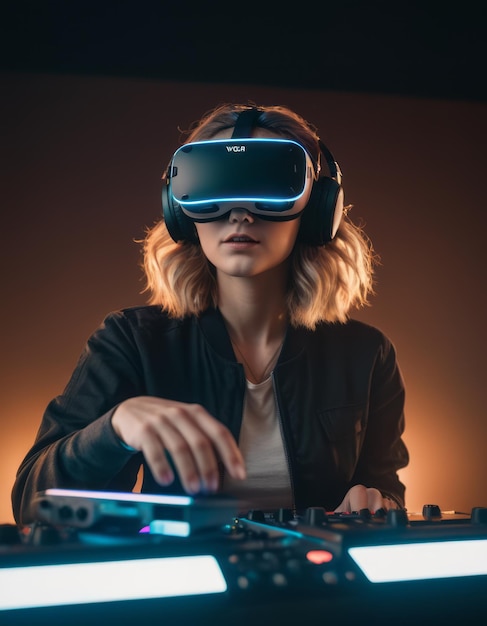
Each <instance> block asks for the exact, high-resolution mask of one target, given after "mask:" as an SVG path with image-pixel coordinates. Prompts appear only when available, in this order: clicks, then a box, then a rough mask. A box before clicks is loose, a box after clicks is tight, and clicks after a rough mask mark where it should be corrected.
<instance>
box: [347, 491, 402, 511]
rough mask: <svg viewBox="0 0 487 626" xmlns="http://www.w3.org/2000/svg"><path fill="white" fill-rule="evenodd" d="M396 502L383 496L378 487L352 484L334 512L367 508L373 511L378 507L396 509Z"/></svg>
mask: <svg viewBox="0 0 487 626" xmlns="http://www.w3.org/2000/svg"><path fill="white" fill-rule="evenodd" d="M397 508H398V507H397V504H396V503H395V502H394V501H393V500H391V499H390V498H384V497H383V495H382V494H381V492H380V491H379V490H378V489H374V488H373V487H364V486H363V485H354V486H353V487H352V488H351V489H349V490H348V491H347V493H346V494H345V497H344V498H343V500H342V502H341V503H340V505H339V506H338V507H337V508H336V509H335V512H336V513H351V512H352V511H360V510H362V509H369V511H371V512H375V511H377V510H379V509H384V510H386V511H387V510H389V509H397Z"/></svg>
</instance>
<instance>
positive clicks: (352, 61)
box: [0, 1, 487, 521]
mask: <svg viewBox="0 0 487 626" xmlns="http://www.w3.org/2000/svg"><path fill="white" fill-rule="evenodd" d="M477 4H478V3H475V5H477ZM484 14H485V9H484V8H483V7H482V6H474V3H470V2H464V3H462V4H461V5H456V6H445V5H444V4H442V3H441V4H440V3H436V2H429V3H428V2H422V3H419V2H408V3H388V2H367V3H366V2H339V3H333V4H332V3H329V2H321V3H319V4H318V3H316V5H314V4H313V3H306V4H300V5H298V4H295V5H294V6H292V7H290V8H288V7H284V6H283V5H282V4H277V3H276V4H274V5H273V4H270V3H268V4H264V3H261V4H248V3H247V4H231V3H228V2H227V3H219V2H213V3H212V2H207V3H205V4H203V3H197V4H196V3H186V2H179V3H166V2H97V3H94V2H83V3H81V2H29V3H27V2H21V1H19V2H16V3H13V2H12V3H10V4H7V5H6V6H5V5H3V6H2V9H1V14H0V17H1V28H2V32H1V33H0V35H1V36H0V45H1V49H0V52H1V54H0V59H1V64H0V71H1V79H2V80H1V83H2V93H3V97H2V111H1V123H2V137H3V139H2V142H1V148H2V149H1V159H2V160H1V168H2V214H1V215H2V216H1V233H2V264H1V267H2V305H3V306H2V307H1V327H2V350H1V351H0V368H1V371H0V381H1V389H0V402H1V404H0V416H1V420H2V437H1V438H0V446H1V454H0V489H1V493H0V521H9V520H10V515H11V514H10V504H9V492H10V488H11V484H12V482H13V479H14V475H15V470H16V468H17V466H18V464H19V463H20V461H21V459H22V457H23V455H24V453H25V452H26V450H27V448H28V447H29V446H30V444H31V442H32V440H33V438H34V435H35V432H36V429H37V426H38V424H39V421H40V418H41V415H42V411H43V409H44V407H45V405H46V404H47V402H48V401H49V400H50V399H51V398H52V397H53V396H54V395H56V394H57V393H59V392H60V391H61V390H62V387H63V386H64V384H65V383H66V381H67V378H68V376H69V374H70V373H71V371H72V369H73V367H74V365H75V363H76V360H77V358H78V355H79V352H80V351H81V349H82V347H83V344H84V341H85V340H86V338H87V337H88V335H89V334H90V333H91V332H92V330H93V329H94V328H95V327H96V326H97V325H98V324H99V323H100V322H101V320H102V318H103V316H104V315H105V314H106V313H108V312H109V311H110V310H113V309H116V308H119V307H123V306H130V305H133V304H140V303H143V302H144V301H145V296H144V295H143V294H141V290H142V287H143V282H142V274H141V271H140V268H139V266H138V264H139V261H140V250H139V246H138V245H137V244H136V243H135V242H134V240H137V239H140V238H141V237H142V236H143V233H144V229H145V227H147V226H149V225H151V224H152V223H153V222H154V221H155V220H157V219H158V217H159V215H160V175H161V173H162V171H163V169H164V167H165V165H166V164H167V161H168V159H169V157H170V156H171V154H172V153H173V152H174V150H175V149H176V148H177V147H178V145H179V141H180V132H179V128H183V129H184V128H187V127H188V126H189V124H190V123H191V122H193V121H194V120H195V119H197V118H199V117H200V116H201V115H202V114H203V113H204V112H206V111H207V110H208V109H210V108H212V107H213V106H215V105H217V104H220V103H222V102H225V101H239V102H240V101H243V102H247V101H255V102H256V103H257V104H284V105H288V106H290V107H291V108H293V109H295V110H296V111H297V112H298V113H300V114H302V115H303V116H304V117H305V118H306V119H308V120H309V121H310V122H312V123H314V124H315V125H316V126H317V127H318V130H319V132H320V134H321V136H322V138H323V139H324V140H325V142H326V143H327V144H328V145H329V147H330V148H331V149H332V151H333V153H334V154H335V156H336V158H337V159H338V161H339V162H340V165H341V167H342V170H343V171H344V186H345V194H346V199H347V201H349V202H351V203H353V204H354V208H353V210H352V214H351V216H352V217H353V218H354V219H356V220H357V221H363V222H365V225H366V229H367V232H368V233H369V234H370V236H371V237H372V240H373V241H374V244H375V247H376V249H377V252H378V253H379V254H380V256H381V258H382V265H381V266H380V267H379V269H378V272H377V295H376V297H374V298H373V300H372V306H371V307H370V308H367V309H365V310H363V311H360V312H358V313H357V316H358V317H360V318H361V319H363V320H365V321H368V322H370V323H372V324H375V325H377V326H380V327H381V328H382V329H383V330H384V331H385V332H386V333H387V334H388V335H389V336H390V337H391V339H392V340H393V342H394V343H395V345H396V348H397V350H398V354H399V359H400V363H401V366H402V369H403V373H404V376H405V379H406V384H407V389H408V396H407V419H408V422H407V424H408V425H407V432H406V442H407V444H408V446H409V448H410V451H411V465H410V467H409V468H407V469H406V470H405V471H404V472H403V473H402V474H401V475H402V477H403V479H404V481H405V482H406V483H407V486H408V507H409V508H410V510H417V509H418V508H419V507H421V506H422V504H424V503H426V502H433V503H438V504H440V505H441V506H442V508H444V509H457V510H469V509H470V508H471V507H473V506H486V505H487V498H486V490H485V486H484V478H483V477H485V476H486V475H487V454H486V452H487V450H486V443H485V442H486V441H487V419H486V414H485V399H484V396H485V391H484V386H485V382H486V367H485V356H484V355H485V348H486V331H485V319H486V315H487V299H486V295H485V283H486V281H485V276H486V273H485V260H484V249H485V232H486V231H487V228H486V227H487V219H486V210H485V199H484V188H483V187H484V185H483V183H484V180H485V165H486V157H485V141H486V139H487V133H486V119H487V118H486V106H485V105H486V81H485V60H486V54H485V47H486V42H485V36H484V32H485V23H486V22H485V16H484Z"/></svg>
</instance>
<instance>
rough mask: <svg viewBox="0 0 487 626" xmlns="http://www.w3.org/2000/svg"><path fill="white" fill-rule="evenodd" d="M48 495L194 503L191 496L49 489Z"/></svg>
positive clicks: (165, 502) (92, 498)
mask: <svg viewBox="0 0 487 626" xmlns="http://www.w3.org/2000/svg"><path fill="white" fill-rule="evenodd" d="M45 494H46V495H49V496H66V497H68V496H69V497H76V498H89V499H90V500H95V501H96V500H114V501H120V500H123V501H126V502H142V503H150V504H174V505H179V506H187V505H189V504H192V503H193V502H194V499H193V498H191V497H190V496H167V495H158V494H147V493H129V492H127V493H125V492H118V491H117V492H114V491H87V490H83V489H47V490H46V491H45Z"/></svg>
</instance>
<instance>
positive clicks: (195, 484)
mask: <svg viewBox="0 0 487 626" xmlns="http://www.w3.org/2000/svg"><path fill="white" fill-rule="evenodd" d="M199 490H200V481H199V480H198V479H196V478H193V479H191V480H188V492H189V493H198V491H199Z"/></svg>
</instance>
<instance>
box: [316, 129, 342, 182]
mask: <svg viewBox="0 0 487 626" xmlns="http://www.w3.org/2000/svg"><path fill="white" fill-rule="evenodd" d="M319 145H320V150H321V154H323V156H324V157H325V159H326V163H327V165H328V169H329V170H330V175H331V178H334V179H335V180H336V181H337V183H338V184H339V185H341V184H342V172H341V170H340V166H339V165H338V163H337V162H336V161H335V157H334V156H333V154H332V153H331V152H330V151H329V150H328V148H327V147H326V146H325V144H324V143H323V142H322V141H321V139H320V140H319Z"/></svg>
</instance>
